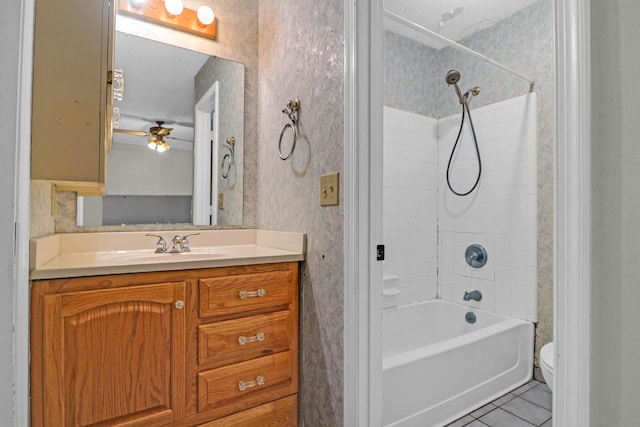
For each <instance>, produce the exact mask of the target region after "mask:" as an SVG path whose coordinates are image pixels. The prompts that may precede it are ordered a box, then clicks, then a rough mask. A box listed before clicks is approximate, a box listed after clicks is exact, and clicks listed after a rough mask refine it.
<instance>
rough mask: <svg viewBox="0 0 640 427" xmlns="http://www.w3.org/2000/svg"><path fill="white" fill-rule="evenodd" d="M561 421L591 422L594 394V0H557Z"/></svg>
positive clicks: (557, 384) (557, 394)
mask: <svg viewBox="0 0 640 427" xmlns="http://www.w3.org/2000/svg"><path fill="white" fill-rule="evenodd" d="M555 4H556V7H555V16H556V186H555V189H556V198H555V207H556V218H555V263H554V271H555V273H554V279H555V280H554V282H555V286H554V296H555V301H554V302H555V304H554V312H553V315H554V325H555V326H554V336H555V338H554V340H555V343H556V344H555V352H556V355H555V368H554V399H553V422H554V424H555V425H556V426H566V427H574V426H575V427H588V426H589V405H590V400H589V395H590V356H589V352H590V334H591V331H590V322H591V319H590V305H591V283H590V274H589V268H590V261H589V260H590V244H591V241H590V234H591V232H590V227H591V220H590V214H591V206H590V196H591V194H590V193H591V183H590V149H591V148H590V147H591V141H590V136H591V135H590V133H591V132H590V125H591V123H590V113H591V107H590V105H591V100H590V97H589V94H590V93H591V87H590V85H591V81H590V71H591V64H590V30H589V24H590V1H589V0H556V3H555Z"/></svg>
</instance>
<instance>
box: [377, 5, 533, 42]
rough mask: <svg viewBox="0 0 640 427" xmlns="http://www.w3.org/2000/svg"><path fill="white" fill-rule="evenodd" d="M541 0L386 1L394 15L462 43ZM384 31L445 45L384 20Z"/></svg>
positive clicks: (388, 8)
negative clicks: (465, 39)
mask: <svg viewBox="0 0 640 427" xmlns="http://www.w3.org/2000/svg"><path fill="white" fill-rule="evenodd" d="M536 1H538V0H384V8H385V11H389V12H392V13H395V14H396V15H400V16H401V17H403V18H406V19H408V20H410V21H412V22H414V23H416V24H418V25H420V26H421V27H424V28H427V29H429V30H431V31H434V32H436V33H438V34H440V35H442V36H444V37H446V38H448V39H451V40H454V41H460V40H462V39H464V38H465V37H468V36H470V35H472V34H473V33H475V32H477V31H480V30H482V29H484V28H487V27H490V26H491V25H494V24H495V23H497V22H499V21H501V20H503V19H504V18H507V17H509V16H511V15H513V14H514V13H516V12H518V11H520V10H521V9H524V8H525V7H527V6H529V5H531V4H533V3H535V2H536ZM384 26H385V29H387V30H390V31H393V32H394V33H397V34H400V35H402V36H404V37H407V38H410V39H413V40H415V41H418V42H420V43H423V44H427V45H429V46H431V47H433V48H436V49H440V48H442V47H444V44H442V43H439V42H436V41H434V40H433V39H432V38H429V37H428V36H425V35H423V34H421V33H418V32H417V31H415V30H412V29H409V28H407V27H406V26H404V25H402V24H399V23H396V22H393V21H391V20H389V19H385V23H384Z"/></svg>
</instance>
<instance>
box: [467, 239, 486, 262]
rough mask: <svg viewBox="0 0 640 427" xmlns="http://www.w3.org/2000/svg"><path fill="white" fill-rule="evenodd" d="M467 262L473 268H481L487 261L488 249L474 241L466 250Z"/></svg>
mask: <svg viewBox="0 0 640 427" xmlns="http://www.w3.org/2000/svg"><path fill="white" fill-rule="evenodd" d="M464 258H465V260H466V261H467V264H469V266H471V267H473V268H481V267H484V265H485V264H486V263H487V250H486V249H485V248H484V246H482V245H479V244H477V243H474V244H472V245H469V246H468V247H467V249H466V250H465V251H464Z"/></svg>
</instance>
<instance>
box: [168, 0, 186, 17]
mask: <svg viewBox="0 0 640 427" xmlns="http://www.w3.org/2000/svg"><path fill="white" fill-rule="evenodd" d="M164 8H165V9H166V10H167V13H168V14H169V15H171V16H178V15H180V14H181V13H182V11H183V10H184V5H183V4H182V0H165V1H164Z"/></svg>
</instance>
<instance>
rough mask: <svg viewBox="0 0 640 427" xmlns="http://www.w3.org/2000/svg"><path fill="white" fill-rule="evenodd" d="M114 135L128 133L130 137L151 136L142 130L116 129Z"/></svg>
mask: <svg viewBox="0 0 640 427" xmlns="http://www.w3.org/2000/svg"><path fill="white" fill-rule="evenodd" d="M113 132H114V133H126V134H128V135H136V136H149V132H145V131H142V130H129V129H114V130H113Z"/></svg>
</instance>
